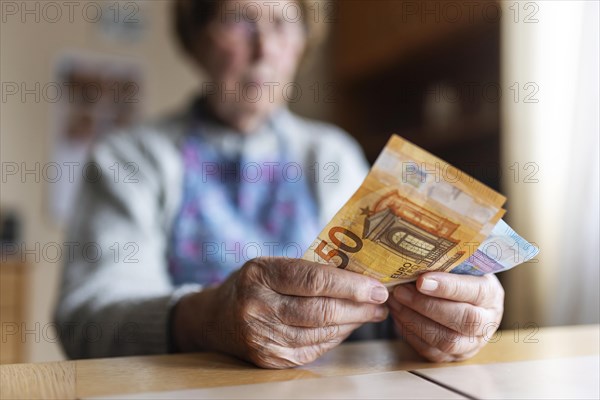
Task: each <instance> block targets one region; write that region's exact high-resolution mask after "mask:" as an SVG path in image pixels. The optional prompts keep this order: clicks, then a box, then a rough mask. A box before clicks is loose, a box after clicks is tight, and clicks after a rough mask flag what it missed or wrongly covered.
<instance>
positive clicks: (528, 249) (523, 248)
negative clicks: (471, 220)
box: [450, 220, 540, 275]
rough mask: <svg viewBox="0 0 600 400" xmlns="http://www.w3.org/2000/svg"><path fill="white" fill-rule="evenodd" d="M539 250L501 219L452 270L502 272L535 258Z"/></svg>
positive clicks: (460, 271) (473, 273)
mask: <svg viewBox="0 0 600 400" xmlns="http://www.w3.org/2000/svg"><path fill="white" fill-rule="evenodd" d="M539 251H540V250H539V249H538V248H537V246H535V245H534V244H532V243H529V242H528V241H527V240H525V239H523V238H522V237H521V236H519V234H518V233H517V232H515V231H514V230H513V229H512V228H511V227H510V226H508V224H507V223H506V222H504V220H500V221H498V223H497V224H496V226H494V229H492V233H491V234H490V236H488V237H487V238H486V239H485V240H484V241H483V243H481V245H480V246H479V247H478V248H477V250H476V251H475V252H474V253H473V254H472V255H471V256H470V257H469V258H468V259H467V260H465V261H463V262H462V263H461V264H460V265H458V266H456V267H455V268H453V269H452V270H451V271H450V272H452V273H455V274H466V275H484V274H488V273H496V272H502V271H506V270H507V269H511V268H513V267H516V266H517V265H519V264H521V263H524V262H528V261H531V260H533V258H534V257H535V256H537V255H538V253H539Z"/></svg>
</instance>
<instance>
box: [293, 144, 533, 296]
mask: <svg viewBox="0 0 600 400" xmlns="http://www.w3.org/2000/svg"><path fill="white" fill-rule="evenodd" d="M505 201H506V198H505V197H504V196H502V195H501V194H499V193H497V192H495V191H494V190H492V189H490V188H489V187H487V186H485V185H484V184H482V183H481V182H478V181H477V180H475V179H474V178H472V177H471V176H469V175H467V174H466V173H464V172H463V171H461V170H459V169H457V168H455V167H453V166H451V165H450V164H448V163H446V162H444V161H443V160H441V159H439V158H437V157H435V156H433V155H432V154H430V153H428V152H426V151H425V150H423V149H421V148H419V147H417V146H415V145H413V144H412V143H410V142H408V141H407V140H405V139H403V138H401V137H399V136H397V135H393V136H392V137H391V138H390V140H389V142H388V143H387V145H386V146H385V148H384V149H383V151H382V153H381V154H380V155H379V157H378V158H377V161H376V162H375V164H374V165H373V168H372V169H371V171H370V172H369V174H368V175H367V177H366V178H365V180H364V182H363V183H362V185H361V186H360V188H359V189H358V190H357V191H356V193H354V195H353V196H352V197H351V198H350V200H348V202H347V203H346V204H345V205H344V206H343V207H342V208H341V209H340V211H338V213H337V214H336V215H335V216H334V217H333V219H332V220H331V221H330V222H329V224H327V226H326V227H325V229H324V230H323V231H322V232H321V233H320V234H319V236H318V237H317V238H316V239H315V241H314V242H313V243H312V245H311V246H310V248H309V249H308V250H307V251H306V253H305V254H304V258H305V259H307V260H312V261H319V262H328V263H335V264H336V266H337V267H338V268H344V269H347V270H350V271H353V272H357V273H360V274H365V275H368V276H372V277H374V278H377V279H379V280H380V281H381V282H383V283H385V284H386V285H388V286H392V285H395V284H399V283H404V282H409V281H412V280H415V279H416V278H417V276H418V275H419V274H421V273H423V272H426V271H445V272H453V273H462V274H471V275H482V274H485V273H491V272H499V271H503V270H506V269H509V268H512V267H514V266H516V265H518V264H520V263H522V262H525V261H528V260H529V259H531V258H532V257H534V256H535V255H536V254H537V253H538V249H537V247H536V246H534V245H532V244H530V243H528V242H527V241H525V240H524V239H523V238H521V237H520V236H519V235H517V234H516V233H515V232H514V231H513V230H512V229H511V228H510V227H509V226H508V225H507V224H506V223H505V222H504V221H502V220H501V218H502V216H503V215H504V212H505V210H504V209H503V208H502V205H503V204H504V202H505Z"/></svg>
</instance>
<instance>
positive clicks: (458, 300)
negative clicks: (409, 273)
mask: <svg viewBox="0 0 600 400" xmlns="http://www.w3.org/2000/svg"><path fill="white" fill-rule="evenodd" d="M387 304H388V306H389V308H390V312H391V315H392V318H393V320H394V323H395V326H396V329H397V331H398V333H399V334H400V335H402V336H403V337H404V339H405V340H406V341H407V342H408V343H409V344H410V345H411V346H413V347H414V348H415V350H416V351H417V352H418V353H419V354H421V355H422V356H423V357H425V358H427V359H429V360H431V361H434V362H449V361H460V360H464V359H467V358H470V357H472V356H474V355H475V354H476V353H477V352H478V351H479V350H480V349H481V348H482V347H483V346H484V345H485V344H486V342H487V341H488V340H489V339H490V338H491V337H492V335H493V334H494V332H495V331H496V330H497V329H498V326H499V324H500V320H501V319H502V313H503V309H504V290H503V289H502V286H501V285H500V282H499V281H498V278H496V276H495V275H493V274H488V275H484V276H466V275H455V274H449V273H444V272H430V273H425V274H423V275H421V276H420V277H419V279H418V280H417V282H416V285H415V284H410V283H409V284H403V285H399V286H397V287H395V288H394V290H393V295H392V296H390V299H389V300H388V302H387Z"/></svg>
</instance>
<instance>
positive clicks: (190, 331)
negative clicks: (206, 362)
mask: <svg viewBox="0 0 600 400" xmlns="http://www.w3.org/2000/svg"><path fill="white" fill-rule="evenodd" d="M214 292H215V289H214V288H208V289H204V290H202V291H201V292H196V293H190V294H187V295H184V296H182V297H181V298H180V299H179V301H178V302H177V303H176V304H175V305H174V306H173V310H172V311H171V319H170V333H171V335H170V336H171V346H172V350H173V351H174V352H194V351H207V350H213V349H212V346H211V345H210V341H209V340H208V338H207V335H206V333H205V331H206V330H205V329H204V327H206V326H209V325H211V324H214V323H215V322H216V321H214V320H215V315H216V313H215V312H214V307H213V304H214V302H213V297H214V294H215V293H214Z"/></svg>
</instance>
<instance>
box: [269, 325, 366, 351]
mask: <svg viewBox="0 0 600 400" xmlns="http://www.w3.org/2000/svg"><path fill="white" fill-rule="evenodd" d="M360 325H361V324H344V325H329V326H322V327H318V328H302V327H297V326H290V325H283V324H279V325H277V326H274V327H270V326H265V327H264V329H265V331H266V332H265V333H267V335H265V336H266V342H267V343H272V344H275V345H279V346H284V347H289V348H301V347H306V346H313V345H315V344H319V343H326V342H333V343H336V344H339V343H341V341H342V340H343V338H345V337H347V336H348V335H350V333H352V331H353V330H355V329H356V328H358V327H359V326H360Z"/></svg>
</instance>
